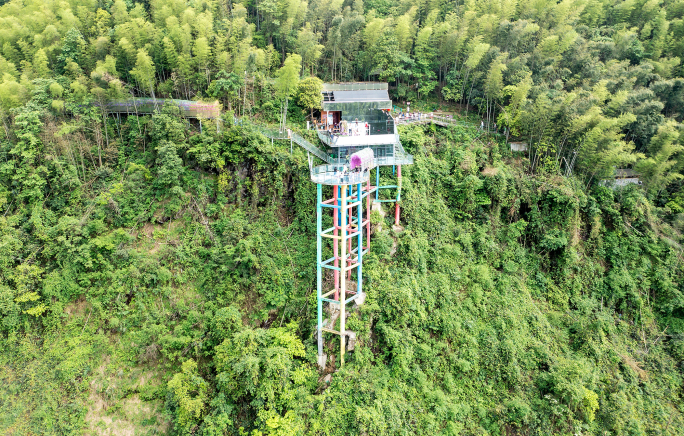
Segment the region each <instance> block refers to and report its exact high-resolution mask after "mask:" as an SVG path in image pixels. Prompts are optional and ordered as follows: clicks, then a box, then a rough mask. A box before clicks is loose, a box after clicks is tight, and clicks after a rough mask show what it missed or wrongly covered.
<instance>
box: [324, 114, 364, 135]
mask: <svg viewBox="0 0 684 436" xmlns="http://www.w3.org/2000/svg"><path fill="white" fill-rule="evenodd" d="M326 130H327V131H328V134H329V135H330V137H333V136H334V135H341V136H363V135H370V126H369V125H368V123H364V122H363V121H359V119H358V118H357V119H356V120H354V121H351V122H349V121H346V120H342V121H340V122H339V123H337V124H328V125H327V129H326Z"/></svg>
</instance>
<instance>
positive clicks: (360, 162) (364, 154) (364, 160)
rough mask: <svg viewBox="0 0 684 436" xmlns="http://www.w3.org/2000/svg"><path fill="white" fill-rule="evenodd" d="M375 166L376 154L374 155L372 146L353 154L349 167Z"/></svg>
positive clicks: (365, 167)
mask: <svg viewBox="0 0 684 436" xmlns="http://www.w3.org/2000/svg"><path fill="white" fill-rule="evenodd" d="M374 166H375V156H374V155H373V150H371V149H370V148H364V149H363V150H359V151H357V152H356V153H354V154H352V155H351V157H350V158H349V168H350V169H352V170H353V169H356V168H359V167H360V168H361V169H364V170H365V169H369V168H373V167H374Z"/></svg>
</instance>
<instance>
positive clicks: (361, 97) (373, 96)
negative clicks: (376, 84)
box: [333, 90, 390, 103]
mask: <svg viewBox="0 0 684 436" xmlns="http://www.w3.org/2000/svg"><path fill="white" fill-rule="evenodd" d="M333 94H334V96H335V103H342V102H361V101H387V100H389V99H390V98H389V94H388V93H387V90H368V91H333Z"/></svg>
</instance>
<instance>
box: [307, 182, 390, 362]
mask: <svg viewBox="0 0 684 436" xmlns="http://www.w3.org/2000/svg"><path fill="white" fill-rule="evenodd" d="M364 182H365V183H364ZM364 182H359V183H357V184H354V185H333V186H332V189H333V197H332V198H330V199H327V200H323V186H324V185H322V184H320V183H318V184H317V191H316V192H317V199H316V278H317V280H316V281H317V286H316V295H317V308H318V318H317V320H318V329H317V331H318V364H319V366H321V368H325V365H326V362H327V355H326V354H324V350H323V345H324V333H332V334H334V335H338V336H339V337H340V366H342V365H344V354H345V351H346V349H347V348H349V349H350V350H351V349H353V347H354V342H355V340H356V334H355V333H354V332H352V331H349V330H347V329H346V317H347V314H348V310H347V305H348V304H351V303H354V302H355V303H356V304H358V305H360V304H363V301H364V300H365V293H364V292H363V256H364V255H365V254H366V253H368V251H369V250H370V210H371V197H372V196H373V193H375V192H376V190H377V187H376V186H372V185H371V184H370V173H369V176H368V178H367V179H366V180H365V181H364ZM364 200H365V201H364ZM364 203H365V205H366V208H365V209H366V213H365V214H364ZM324 210H325V211H331V212H332V215H333V216H332V218H333V225H332V227H329V228H326V229H324V228H323V213H324ZM364 230H365V236H366V237H365V244H364ZM324 238H327V239H330V240H332V257H328V258H326V259H324V258H323V251H324V249H326V248H327V247H324V246H323V239H324ZM326 245H327V244H326ZM325 269H328V270H332V271H333V287H332V289H326V290H324V289H323V281H324V273H323V271H324V270H325ZM353 273H355V275H356V280H355V281H356V289H351V287H349V286H348V283H350V282H351V283H353V280H352V274H353ZM326 312H327V314H328V318H326V319H324V313H326ZM338 320H339V322H338ZM336 326H337V327H336ZM347 338H348V339H349V344H347Z"/></svg>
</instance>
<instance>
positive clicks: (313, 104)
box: [297, 77, 323, 117]
mask: <svg viewBox="0 0 684 436" xmlns="http://www.w3.org/2000/svg"><path fill="white" fill-rule="evenodd" d="M322 91H323V81H322V80H321V79H319V78H318V77H307V78H306V79H304V80H302V81H301V82H299V85H297V102H298V103H299V105H300V106H302V107H305V108H308V109H310V110H311V113H312V117H313V110H314V109H321V108H322V106H321V97H320V95H321V92H322Z"/></svg>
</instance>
